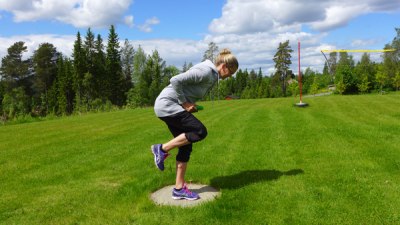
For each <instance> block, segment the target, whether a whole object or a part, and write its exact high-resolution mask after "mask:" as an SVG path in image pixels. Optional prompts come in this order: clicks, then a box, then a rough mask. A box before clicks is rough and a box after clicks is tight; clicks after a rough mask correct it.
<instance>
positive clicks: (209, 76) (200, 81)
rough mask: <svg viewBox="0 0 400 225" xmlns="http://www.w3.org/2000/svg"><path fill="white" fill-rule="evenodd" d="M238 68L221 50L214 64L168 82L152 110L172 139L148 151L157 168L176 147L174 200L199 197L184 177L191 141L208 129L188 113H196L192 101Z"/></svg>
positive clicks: (183, 74) (234, 60) (162, 169)
mask: <svg viewBox="0 0 400 225" xmlns="http://www.w3.org/2000/svg"><path fill="white" fill-rule="evenodd" d="M238 67H239V64H238V61H237V59H236V57H235V56H233V55H232V54H231V52H230V51H229V49H223V50H221V51H220V52H219V53H218V56H217V59H216V60H215V64H213V63H212V62H211V61H210V60H206V61H204V62H202V63H199V64H197V65H195V66H193V67H192V68H190V69H189V70H188V71H187V72H185V73H182V74H179V75H177V76H175V77H173V78H171V80H170V82H171V84H170V85H169V86H167V87H166V88H164V90H163V91H162V92H161V93H160V95H159V96H158V98H157V99H156V102H155V105H154V111H155V113H156V115H157V117H159V118H160V119H161V120H162V121H164V122H165V123H166V124H167V126H168V128H169V130H170V131H171V133H172V135H173V136H174V139H172V140H171V141H169V142H167V143H165V144H157V145H153V146H151V151H152V153H153V154H154V162H155V164H156V166H157V168H158V169H159V170H161V171H164V161H165V159H166V158H167V157H168V156H170V154H168V152H169V151H171V150H172V149H174V148H178V154H177V155H176V183H175V188H174V189H173V190H172V198H173V199H187V200H196V199H198V198H199V195H198V194H196V193H192V192H190V191H189V190H188V188H187V186H186V183H185V180H184V179H185V173H186V168H187V163H188V161H189V158H190V153H191V152H192V144H193V143H195V142H198V141H201V140H203V139H204V138H205V137H206V136H207V129H206V127H205V126H204V125H203V124H202V123H201V122H200V121H199V120H198V119H197V118H196V117H194V116H193V115H192V114H191V113H194V112H197V108H196V107H195V106H196V104H195V103H196V102H197V101H199V100H201V99H202V98H203V97H204V96H205V95H206V94H207V93H208V92H209V91H210V90H211V88H212V87H214V86H215V85H216V84H217V83H218V81H219V78H222V79H225V78H227V77H231V76H232V75H233V74H234V73H235V72H236V70H237V69H238Z"/></svg>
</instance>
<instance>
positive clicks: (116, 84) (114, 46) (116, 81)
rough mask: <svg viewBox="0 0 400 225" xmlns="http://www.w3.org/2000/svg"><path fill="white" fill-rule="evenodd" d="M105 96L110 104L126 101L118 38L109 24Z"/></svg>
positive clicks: (119, 103) (120, 103)
mask: <svg viewBox="0 0 400 225" xmlns="http://www.w3.org/2000/svg"><path fill="white" fill-rule="evenodd" d="M106 68H107V86H106V87H107V94H106V96H107V98H108V99H109V100H111V103H112V104H115V105H120V106H121V105H122V104H124V103H125V102H126V99H125V91H124V88H123V83H124V82H123V77H122V67H121V53H120V46H119V38H118V35H117V33H115V29H114V26H113V25H111V28H110V33H109V34H108V45H107V63H106Z"/></svg>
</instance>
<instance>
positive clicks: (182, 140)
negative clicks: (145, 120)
mask: <svg viewBox="0 0 400 225" xmlns="http://www.w3.org/2000/svg"><path fill="white" fill-rule="evenodd" d="M188 144H190V142H189V141H188V140H187V139H186V135H185V133H181V134H179V135H178V136H176V137H175V138H174V139H172V140H171V141H169V142H167V143H165V144H163V145H162V149H163V150H164V152H169V151H171V150H172V149H174V148H179V147H181V146H184V145H188Z"/></svg>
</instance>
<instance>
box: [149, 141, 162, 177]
mask: <svg viewBox="0 0 400 225" xmlns="http://www.w3.org/2000/svg"><path fill="white" fill-rule="evenodd" d="M153 146H154V145H152V146H151V153H153V155H154V165H156V167H157V169H159V170H160V171H162V172H164V170H161V169H160V168H158V166H157V160H156V155H155V154H154V147H153Z"/></svg>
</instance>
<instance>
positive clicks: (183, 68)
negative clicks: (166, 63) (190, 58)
mask: <svg viewBox="0 0 400 225" xmlns="http://www.w3.org/2000/svg"><path fill="white" fill-rule="evenodd" d="M186 71H187V66H186V62H185V64H183V66H182V73H184V72H186Z"/></svg>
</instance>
